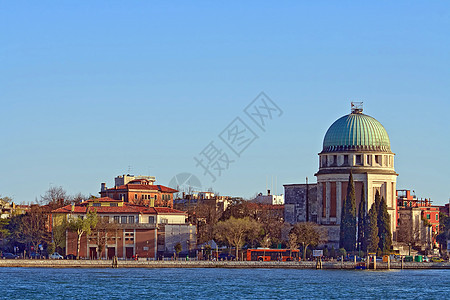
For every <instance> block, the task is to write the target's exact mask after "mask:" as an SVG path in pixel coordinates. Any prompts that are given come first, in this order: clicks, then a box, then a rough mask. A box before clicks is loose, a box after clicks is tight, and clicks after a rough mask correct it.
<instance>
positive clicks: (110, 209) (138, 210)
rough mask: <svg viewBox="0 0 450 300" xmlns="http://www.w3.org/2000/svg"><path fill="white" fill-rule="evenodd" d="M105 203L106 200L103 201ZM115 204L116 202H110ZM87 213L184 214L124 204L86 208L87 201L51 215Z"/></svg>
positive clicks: (177, 211)
mask: <svg viewBox="0 0 450 300" xmlns="http://www.w3.org/2000/svg"><path fill="white" fill-rule="evenodd" d="M105 201H106V200H105ZM111 202H117V201H111ZM89 211H92V212H94V211H95V212H97V214H133V213H134V214H151V215H158V214H183V215H184V214H185V212H183V211H180V210H176V209H173V208H169V207H147V206H142V205H135V204H131V203H127V202H125V203H124V204H123V206H88V201H86V202H83V203H80V204H76V205H75V206H74V210H73V211H72V205H66V206H64V207H61V208H58V209H55V210H54V211H52V213H65V214H69V213H76V214H85V213H87V212H89Z"/></svg>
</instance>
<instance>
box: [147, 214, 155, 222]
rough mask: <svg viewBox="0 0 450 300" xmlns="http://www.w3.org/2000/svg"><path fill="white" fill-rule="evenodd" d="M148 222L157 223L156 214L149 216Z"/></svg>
mask: <svg viewBox="0 0 450 300" xmlns="http://www.w3.org/2000/svg"><path fill="white" fill-rule="evenodd" d="M148 223H149V224H155V216H149V217H148Z"/></svg>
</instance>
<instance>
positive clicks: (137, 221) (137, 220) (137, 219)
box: [135, 216, 139, 224]
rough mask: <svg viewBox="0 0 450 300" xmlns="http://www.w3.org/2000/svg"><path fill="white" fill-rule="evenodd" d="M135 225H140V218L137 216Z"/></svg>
mask: <svg viewBox="0 0 450 300" xmlns="http://www.w3.org/2000/svg"><path fill="white" fill-rule="evenodd" d="M135 223H137V224H139V216H136V219H135Z"/></svg>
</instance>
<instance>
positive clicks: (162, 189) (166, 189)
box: [107, 183, 178, 194]
mask: <svg viewBox="0 0 450 300" xmlns="http://www.w3.org/2000/svg"><path fill="white" fill-rule="evenodd" d="M114 190H146V191H159V192H163V193H172V194H173V193H177V192H178V191H177V190H174V189H172V188H170V187H167V186H164V185H159V184H158V185H149V184H130V183H128V184H126V185H120V186H117V187H113V188H110V189H107V191H114Z"/></svg>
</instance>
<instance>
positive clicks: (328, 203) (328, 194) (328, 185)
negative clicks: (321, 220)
mask: <svg viewBox="0 0 450 300" xmlns="http://www.w3.org/2000/svg"><path fill="white" fill-rule="evenodd" d="M326 187H327V194H326V197H327V199H326V204H327V210H326V219H327V224H330V211H331V183H330V182H329V181H327V182H326Z"/></svg>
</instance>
